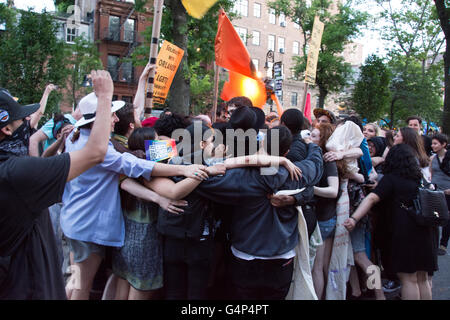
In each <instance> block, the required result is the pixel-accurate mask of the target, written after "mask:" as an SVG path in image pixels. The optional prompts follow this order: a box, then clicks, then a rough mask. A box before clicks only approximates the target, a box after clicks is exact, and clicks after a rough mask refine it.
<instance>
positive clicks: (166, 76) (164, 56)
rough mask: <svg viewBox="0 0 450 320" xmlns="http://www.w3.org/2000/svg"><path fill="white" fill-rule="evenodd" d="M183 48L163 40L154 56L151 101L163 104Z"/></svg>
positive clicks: (181, 57) (181, 56) (182, 53)
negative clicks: (153, 81) (156, 54)
mask: <svg viewBox="0 0 450 320" xmlns="http://www.w3.org/2000/svg"><path fill="white" fill-rule="evenodd" d="M183 55H184V50H182V49H180V48H178V47H177V46H176V45H174V44H172V43H170V42H169V41H164V42H163V45H162V47H161V50H159V53H158V57H157V58H156V66H157V71H156V75H155V83H154V88H153V102H154V103H158V104H164V102H165V101H166V98H167V94H168V93H169V89H170V85H171V84H172V80H173V77H174V76H175V73H176V72H177V69H178V66H179V65H180V62H181V59H183Z"/></svg>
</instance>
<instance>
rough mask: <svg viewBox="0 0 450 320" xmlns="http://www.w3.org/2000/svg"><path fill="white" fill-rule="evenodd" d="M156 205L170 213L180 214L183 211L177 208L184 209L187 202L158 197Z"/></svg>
mask: <svg viewBox="0 0 450 320" xmlns="http://www.w3.org/2000/svg"><path fill="white" fill-rule="evenodd" d="M158 204H159V206H160V207H161V208H163V209H164V210H166V211H169V212H170V213H175V214H180V213H183V212H184V210H183V209H181V208H178V207H186V206H187V205H188V202H187V201H186V200H170V199H167V198H165V197H163V196H159V200H158Z"/></svg>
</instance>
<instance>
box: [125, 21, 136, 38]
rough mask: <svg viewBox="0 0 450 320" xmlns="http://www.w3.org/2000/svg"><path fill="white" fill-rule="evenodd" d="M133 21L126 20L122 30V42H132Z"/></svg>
mask: <svg viewBox="0 0 450 320" xmlns="http://www.w3.org/2000/svg"><path fill="white" fill-rule="evenodd" d="M134 26H135V20H134V19H127V21H126V22H125V26H124V30H123V41H125V42H134Z"/></svg>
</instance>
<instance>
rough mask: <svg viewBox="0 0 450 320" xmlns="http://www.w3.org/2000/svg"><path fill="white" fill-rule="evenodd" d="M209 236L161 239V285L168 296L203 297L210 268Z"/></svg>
mask: <svg viewBox="0 0 450 320" xmlns="http://www.w3.org/2000/svg"><path fill="white" fill-rule="evenodd" d="M212 250H213V242H212V241H211V240H203V241H199V240H192V239H175V238H171V237H165V239H164V288H165V297H166V299H167V300H186V299H189V300H204V299H206V298H207V286H208V279H209V274H210V272H211V261H212Z"/></svg>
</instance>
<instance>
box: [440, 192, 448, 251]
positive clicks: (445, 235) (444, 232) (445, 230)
mask: <svg viewBox="0 0 450 320" xmlns="http://www.w3.org/2000/svg"><path fill="white" fill-rule="evenodd" d="M445 198H446V199H447V206H448V208H449V209H450V196H447V195H445ZM449 237H450V220H449V221H448V223H447V225H445V226H443V227H442V235H441V241H440V244H441V246H444V247H446V248H447V245H448V239H449Z"/></svg>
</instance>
